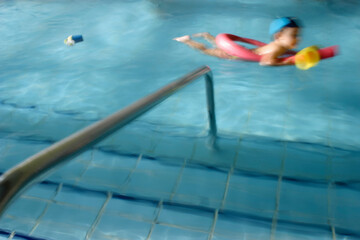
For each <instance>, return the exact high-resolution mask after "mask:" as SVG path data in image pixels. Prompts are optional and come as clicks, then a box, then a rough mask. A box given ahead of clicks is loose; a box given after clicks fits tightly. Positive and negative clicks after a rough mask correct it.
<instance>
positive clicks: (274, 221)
mask: <svg viewBox="0 0 360 240" xmlns="http://www.w3.org/2000/svg"><path fill="white" fill-rule="evenodd" d="M286 147H287V144H286V143H285V146H284V156H283V158H282V161H281V169H280V173H279V178H278V185H277V190H276V203H275V204H276V205H275V211H274V215H273V219H272V223H271V235H270V240H275V239H276V238H275V234H276V228H277V221H278V215H279V207H280V193H281V184H282V179H283V173H284V167H285V159H286Z"/></svg>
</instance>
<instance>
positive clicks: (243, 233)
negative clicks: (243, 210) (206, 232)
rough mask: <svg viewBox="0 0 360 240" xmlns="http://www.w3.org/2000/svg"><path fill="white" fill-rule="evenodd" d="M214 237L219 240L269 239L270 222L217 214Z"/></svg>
mask: <svg viewBox="0 0 360 240" xmlns="http://www.w3.org/2000/svg"><path fill="white" fill-rule="evenodd" d="M214 235H215V236H217V237H218V238H219V239H222V238H224V239H270V236H271V221H261V220H257V219H250V218H245V217H238V216H235V215H230V214H219V215H218V220H217V222H216V226H215V231H214ZM220 237H221V238H220Z"/></svg>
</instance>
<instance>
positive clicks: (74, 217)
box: [41, 204, 100, 228]
mask: <svg viewBox="0 0 360 240" xmlns="http://www.w3.org/2000/svg"><path fill="white" fill-rule="evenodd" d="M99 210H100V209H95V210H93V209H80V208H77V207H71V206H67V205H56V204H51V205H50V206H49V208H48V209H47V211H46V213H45V214H44V216H43V217H42V218H41V221H48V222H52V223H56V224H69V225H71V226H73V227H76V226H80V227H84V228H86V227H90V226H91V224H92V223H93V222H94V220H95V218H96V216H97V214H98V211H99Z"/></svg>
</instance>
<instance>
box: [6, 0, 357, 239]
mask: <svg viewBox="0 0 360 240" xmlns="http://www.w3.org/2000/svg"><path fill="white" fill-rule="evenodd" d="M359 13H360V4H359V3H358V2H357V1H356V0H347V1H341V2H340V1H332V0H322V1H320V0H318V1H315V0H313V1H306V2H304V1H296V0H290V1H286V2H285V1H279V0H277V1H271V3H270V2H268V1H265V0H252V1H249V0H240V1H234V0H223V1H210V0H201V1H189V0H181V1H180V0H171V1H170V0H152V1H150V0H149V1H146V0H143V1H140V0H128V1H110V0H109V1H106V3H105V2H104V1H96V0H93V1H70V0H67V1H62V2H60V1H46V2H44V1H31V2H27V1H2V2H1V3H0V16H1V19H2V24H1V26H0V33H1V35H2V36H3V44H2V45H0V51H1V55H0V63H1V64H0V68H1V71H0V103H1V105H0V119H1V121H0V142H1V144H0V171H1V172H4V171H6V170H7V169H9V168H10V167H12V166H14V165H15V164H16V163H19V162H21V161H22V160H24V159H26V158H27V157H29V156H31V155H32V154H34V153H36V152H38V151H40V150H42V149H44V148H45V147H47V146H49V145H50V144H51V143H53V142H55V141H58V140H60V139H62V138H63V137H66V136H68V135H69V134H71V133H73V132H74V131H77V130H79V129H81V128H83V127H85V126H87V125H89V124H90V123H93V122H94V121H96V120H99V119H102V118H104V117H106V116H108V115H109V114H111V113H113V112H114V111H117V110H119V109H121V108H123V107H125V106H127V105H128V104H130V103H132V102H134V101H136V100H138V99H139V98H141V97H143V96H146V95H147V94H149V93H151V92H153V91H155V90H157V89H158V88H159V87H162V86H164V85H165V84H167V83H169V82H171V81H172V80H174V79H176V78H178V77H181V76H183V75H184V74H185V73H187V72H189V71H192V70H194V69H195V68H197V67H199V66H201V65H208V66H210V68H212V70H213V74H214V83H215V104H216V117H217V123H218V131H219V142H218V145H219V149H218V150H217V151H212V150H210V149H208V148H207V147H206V146H205V144H204V141H205V137H206V134H207V129H208V126H207V112H206V105H205V88H204V84H203V82H202V81H198V82H197V83H195V84H193V85H192V86H189V87H188V88H186V89H184V90H183V91H181V92H179V93H177V94H175V95H173V96H172V97H170V98H169V99H167V100H166V101H164V102H163V103H162V104H160V105H159V106H157V107H156V108H154V109H153V110H152V111H151V112H149V113H147V114H146V115H144V116H142V117H141V118H139V119H138V120H136V121H135V122H133V123H131V124H130V125H128V126H126V127H125V128H124V129H121V130H120V131H118V132H117V133H116V134H114V135H113V136H110V137H109V138H108V139H106V140H105V141H103V142H101V143H99V144H98V145H97V146H95V147H94V148H92V149H90V150H88V151H87V152H85V153H83V154H82V155H80V156H78V157H77V158H76V159H74V160H73V161H72V162H71V163H69V164H67V165H65V166H63V168H61V169H59V170H58V171H57V172H55V173H53V174H52V175H51V176H50V177H49V178H48V179H47V181H46V182H43V183H41V184H39V185H36V186H35V187H34V188H32V189H30V190H29V192H26V193H25V194H24V195H23V196H22V197H21V198H20V199H19V200H18V201H17V202H15V203H14V205H13V207H11V208H10V209H9V210H8V212H7V213H6V214H5V216H3V217H2V218H1V219H0V229H1V231H0V239H23V238H22V237H23V236H31V237H32V238H34V239H36V238H41V239H177V238H178V239H254V238H255V239H359V238H360V237H359V236H360V227H359V226H358V223H357V221H358V219H359V217H360V204H359V201H358V200H359V197H360V192H359V191H360V188H359V179H360V177H359V174H358V173H359V170H360V160H359V156H360V152H359V149H360V147H359V146H360V138H358V137H357V136H358V135H359V134H360V129H359V127H358V126H359V119H360V110H359V109H360V108H359V107H360V94H359V93H360V92H359V89H358V88H357V86H358V83H357V81H358V79H359V77H360V68H359V61H358V60H357V56H359V55H360V49H359V48H358V44H357V42H358V39H359V38H360V21H359V20H360V14H359ZM276 16H296V17H298V18H299V19H301V21H302V23H303V25H304V29H303V32H302V40H301V42H300V45H299V49H301V48H304V47H307V46H309V45H314V44H315V45H318V46H324V47H325V46H330V45H339V47H340V54H339V55H338V56H336V57H335V58H332V59H329V60H324V61H321V62H320V64H319V65H318V66H317V67H315V68H312V69H310V70H308V71H300V70H298V69H296V68H295V67H293V66H290V67H276V68H275V67H274V68H272V67H260V66H259V65H258V64H256V63H249V62H240V61H227V60H222V59H216V58H213V57H209V56H205V55H202V54H201V53H199V52H197V51H195V50H193V49H190V48H189V47H187V46H185V45H183V44H181V43H179V42H176V41H173V40H172V39H173V38H174V37H178V36H182V35H186V34H193V33H197V32H204V31H207V32H210V33H212V34H214V35H216V34H218V33H223V32H226V33H233V34H236V35H240V36H244V37H249V38H254V39H258V40H261V41H264V42H267V41H269V40H270V37H269V36H268V34H267V31H268V26H269V23H270V22H271V20H272V19H273V18H274V17H276ZM71 34H74V35H75V34H82V35H83V37H84V42H81V43H78V44H76V45H75V46H73V47H68V46H66V45H65V44H64V43H63V40H64V39H65V38H66V37H67V36H69V35H71ZM119 223H121V224H119ZM74 226H75V227H74ZM11 234H13V235H14V236H15V237H12V236H11Z"/></svg>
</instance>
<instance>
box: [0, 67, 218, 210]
mask: <svg viewBox="0 0 360 240" xmlns="http://www.w3.org/2000/svg"><path fill="white" fill-rule="evenodd" d="M202 75H205V80H206V97H207V110H208V116H209V127H210V130H209V140H210V141H209V142H210V144H211V145H212V146H213V145H214V144H215V139H216V132H217V129H216V119H215V104H214V86H213V78H212V73H211V69H210V68H209V67H208V66H203V67H200V68H199V69H196V70H194V71H193V72H191V73H189V74H187V75H185V76H184V77H182V78H180V79H178V80H175V81H174V82H172V83H170V84H168V85H166V86H165V87H163V88H161V89H159V90H158V91H156V92H154V93H152V94H150V95H148V96H146V97H144V98H142V99H140V100H138V101H136V102H135V103H133V104H131V105H129V106H128V107H126V108H124V109H123V110H120V111H118V112H116V113H114V114H112V115H110V116H108V117H107V118H105V119H103V120H100V121H98V122H96V123H94V124H92V125H90V126H88V127H86V128H84V129H82V130H80V131H78V132H76V133H74V134H72V135H70V136H69V137H67V138H65V139H63V140H61V141H59V142H57V143H54V144H53V145H51V146H50V147H48V148H46V149H44V150H42V151H41V152H39V153H37V154H35V155H33V156H31V157H29V158H27V159H26V160H25V161H23V162H21V163H19V164H18V165H16V166H15V167H13V168H11V169H9V170H8V171H7V172H5V173H4V174H3V175H1V176H0V216H1V215H2V214H3V213H4V211H5V210H6V208H7V207H8V206H9V205H10V203H11V202H12V201H13V200H15V199H16V197H17V196H18V195H20V193H21V192H23V191H24V190H25V189H26V188H27V187H29V186H31V185H32V184H33V183H35V182H36V181H39V180H40V178H41V177H42V176H44V175H45V174H47V173H49V172H50V170H54V168H55V167H57V166H58V165H60V164H61V163H64V162H66V160H69V159H70V158H71V157H74V156H75V155H77V154H79V153H81V152H83V151H84V150H86V148H87V147H90V146H92V145H94V144H95V143H97V142H99V141H100V140H101V139H103V138H105V137H106V136H108V135H109V134H111V133H113V132H115V131H116V130H118V129H119V128H121V127H123V126H125V125H126V124H128V123H129V122H131V121H132V120H134V119H135V118H137V117H139V116H140V115H142V114H143V113H145V112H146V111H148V110H149V109H151V108H152V107H154V106H156V105H157V104H159V103H160V102H162V101H163V100H165V99H166V98H168V97H169V96H171V95H172V94H173V93H175V92H177V91H179V90H180V89H182V88H183V87H184V86H186V85H188V84H189V83H191V82H193V81H194V80H195V79H197V78H199V77H200V76H202Z"/></svg>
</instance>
